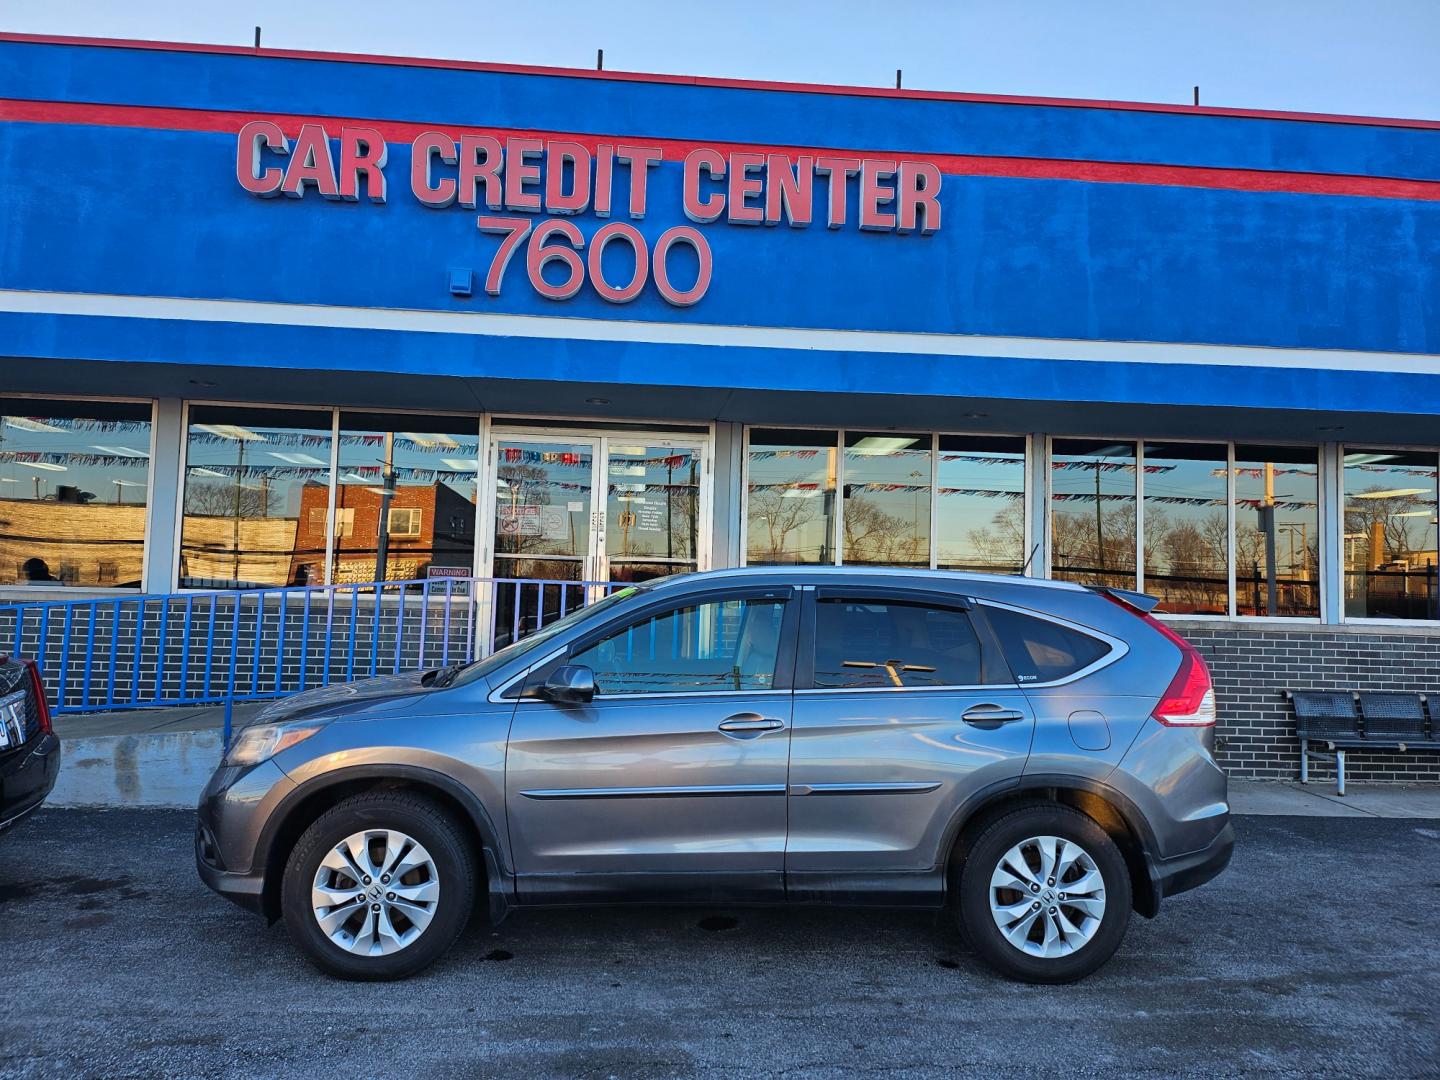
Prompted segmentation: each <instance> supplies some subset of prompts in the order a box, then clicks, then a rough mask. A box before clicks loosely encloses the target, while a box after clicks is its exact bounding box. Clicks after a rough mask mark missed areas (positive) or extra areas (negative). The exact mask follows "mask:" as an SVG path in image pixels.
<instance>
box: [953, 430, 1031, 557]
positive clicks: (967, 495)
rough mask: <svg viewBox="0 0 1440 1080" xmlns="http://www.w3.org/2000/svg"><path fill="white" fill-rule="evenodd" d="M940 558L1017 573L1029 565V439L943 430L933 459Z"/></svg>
mask: <svg viewBox="0 0 1440 1080" xmlns="http://www.w3.org/2000/svg"><path fill="white" fill-rule="evenodd" d="M935 470H936V485H937V486H936V489H935V539H936V544H937V547H938V551H937V552H936V564H937V565H938V566H939V567H941V568H942V569H945V570H970V571H975V572H981V573H991V574H1018V573H1020V572H1021V571H1022V570H1023V569H1024V567H1025V556H1026V551H1025V440H1024V439H1021V438H1007V437H1004V436H992V435H986V436H970V435H941V436H940V441H939V460H938V461H937V462H936V465H935Z"/></svg>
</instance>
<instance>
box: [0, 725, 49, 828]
mask: <svg viewBox="0 0 1440 1080" xmlns="http://www.w3.org/2000/svg"><path fill="white" fill-rule="evenodd" d="M59 775H60V740H59V738H58V737H57V736H56V735H55V733H54V732H46V733H45V734H44V735H41V736H40V737H39V738H38V739H34V740H33V741H32V742H31V743H30V744H28V745H26V746H23V747H20V748H19V749H17V750H15V751H14V752H12V753H11V754H9V755H8V756H7V757H6V759H5V761H4V762H3V763H0V829H5V828H7V827H8V826H10V825H13V824H15V823H16V822H18V821H19V820H20V819H21V818H22V817H24V816H25V815H26V814H28V813H30V811H32V810H34V809H35V808H37V807H38V806H39V805H40V804H41V803H43V802H44V801H45V798H46V796H48V795H49V794H50V791H51V789H52V788H54V787H55V778H56V777H57V776H59Z"/></svg>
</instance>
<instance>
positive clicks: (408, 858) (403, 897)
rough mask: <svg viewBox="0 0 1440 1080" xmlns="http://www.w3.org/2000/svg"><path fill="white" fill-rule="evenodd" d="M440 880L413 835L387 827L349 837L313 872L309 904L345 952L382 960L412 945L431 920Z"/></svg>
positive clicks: (426, 852) (334, 940) (433, 865)
mask: <svg viewBox="0 0 1440 1080" xmlns="http://www.w3.org/2000/svg"><path fill="white" fill-rule="evenodd" d="M439 899H440V876H439V873H438V871H437V870H436V868H435V860H434V859H432V858H431V857H430V853H429V852H428V851H426V850H425V848H424V847H422V846H421V845H420V843H419V842H417V841H416V840H415V839H414V838H413V837H410V836H406V835H405V834H404V833H402V832H396V831H395V830H393V829H367V830H365V831H364V832H357V833H351V834H350V835H349V836H347V837H346V838H345V839H344V840H341V841H340V842H339V843H338V844H336V845H335V846H334V847H333V848H331V849H330V850H329V851H328V852H327V853H326V854H325V857H324V858H323V859H321V860H320V865H319V867H318V868H317V869H316V871H315V881H314V883H313V885H312V886H311V890H310V906H311V910H312V911H313V912H314V915H315V921H316V922H317V923H319V924H320V929H321V931H322V932H323V933H324V934H325V936H326V937H328V938H329V939H330V940H331V941H332V942H334V943H335V944H336V945H338V946H339V947H340V948H342V949H344V950H345V951H346V952H351V953H355V954H356V955H359V956H385V955H388V954H390V953H394V952H399V951H400V950H401V949H403V948H405V947H406V946H407V945H411V944H413V943H414V942H415V940H416V939H417V938H419V937H420V935H421V934H423V933H424V932H425V928H426V927H427V926H429V925H430V920H431V919H432V918H434V916H435V906H436V904H437V903H438V902H439Z"/></svg>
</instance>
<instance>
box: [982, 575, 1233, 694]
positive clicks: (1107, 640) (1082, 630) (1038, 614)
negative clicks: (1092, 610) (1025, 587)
mask: <svg viewBox="0 0 1440 1080" xmlns="http://www.w3.org/2000/svg"><path fill="white" fill-rule="evenodd" d="M976 605H977V607H979V608H982V609H983V608H987V607H993V608H1000V609H1001V610H1004V611H1013V612H1014V613H1015V614H1017V615H1024V616H1027V617H1028V618H1031V619H1039V620H1040V621H1041V622H1048V623H1054V624H1055V625H1056V626H1059V627H1062V628H1064V629H1066V630H1071V631H1074V632H1075V633H1077V634H1083V635H1085V636H1086V637H1090V638H1094V639H1095V640H1096V641H1100V642H1103V643H1104V644H1106V645H1108V646H1109V647H1110V648H1109V651H1108V652H1106V653H1105V655H1104V656H1101V657H1098V658H1097V659H1095V660H1093V661H1091V662H1090V663H1089V664H1087V665H1085V666H1084V667H1083V668H1079V669H1077V670H1075V671H1072V672H1071V673H1070V674H1069V675H1064V676H1062V677H1060V678H1058V679H1049V680H1047V681H1045V682H1039V681H1036V682H1027V683H1022V682H1020V681H1019V680H1018V679H1017V680H1016V682H1015V685H1016V686H1018V687H1020V688H1021V689H1022V690H1044V689H1048V688H1050V687H1054V686H1065V685H1067V684H1069V683H1072V682H1077V681H1079V680H1080V679H1084V678H1088V677H1089V676H1091V675H1093V674H1095V672H1097V671H1100V670H1102V669H1104V668H1107V667H1109V666H1110V665H1111V664H1115V663H1118V662H1119V661H1120V660H1122V659H1124V657H1125V656H1126V655H1127V654H1128V653H1129V652H1130V643H1129V642H1128V641H1126V640H1125V639H1124V638H1118V637H1115V636H1114V635H1113V634H1107V633H1105V632H1104V631H1103V630H1097V629H1095V628H1094V627H1093V626H1085V625H1083V624H1081V623H1077V622H1074V621H1072V620H1070V619H1062V618H1060V617H1059V616H1058V615H1052V614H1050V613H1049V612H1048V611H1037V610H1036V609H1035V608H1027V607H1021V606H1020V605H1019V604H1007V603H1005V602H1004V601H1002V600H988V599H985V598H984V597H980V598H978V599H977V600H976ZM981 617H982V618H984V621H985V629H986V631H987V632H988V633H989V634H990V637H991V639H992V640H993V641H994V642H995V647H996V648H997V649H998V650H999V651H1000V657H1001V661H1002V662H1003V663H1004V664H1005V665H1006V667H1007V668H1008V667H1009V664H1010V660H1009V658H1008V657H1007V656H1006V655H1005V649H1004V647H1003V646H1002V645H1001V644H1000V635H999V634H998V633H997V632H996V630H995V628H994V627H993V626H991V625H990V620H989V619H988V618H985V617H984V613H983V611H982V613H981ZM1210 617H1213V616H1210ZM1010 674H1011V677H1012V678H1014V674H1015V673H1014V672H1013V671H1011V673H1010Z"/></svg>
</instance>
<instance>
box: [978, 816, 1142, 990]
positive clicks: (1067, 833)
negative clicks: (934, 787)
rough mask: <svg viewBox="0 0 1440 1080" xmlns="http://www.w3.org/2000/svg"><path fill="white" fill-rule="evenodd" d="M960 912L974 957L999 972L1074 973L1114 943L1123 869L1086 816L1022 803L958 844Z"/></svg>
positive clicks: (1126, 914) (1123, 916) (1124, 896)
mask: <svg viewBox="0 0 1440 1080" xmlns="http://www.w3.org/2000/svg"><path fill="white" fill-rule="evenodd" d="M959 916H960V920H961V924H962V928H963V930H964V932H965V934H966V936H967V937H968V938H969V939H970V942H971V944H972V945H974V947H975V950H976V952H978V953H979V954H980V957H981V959H983V960H984V961H985V962H986V963H988V964H989V965H990V966H991V967H993V968H995V969H996V970H998V971H1000V972H1001V973H1002V974H1005V975H1009V976H1010V977H1011V978H1015V979H1021V980H1024V981H1025V982H1035V983H1066V982H1074V981H1075V980H1076V979H1083V978H1084V977H1085V976H1086V975H1089V974H1090V973H1091V972H1092V971H1094V970H1095V969H1096V968H1098V967H1100V966H1101V965H1102V964H1104V963H1105V961H1107V960H1109V959H1110V957H1111V956H1112V955H1113V954H1114V952H1115V950H1116V949H1117V948H1119V946H1120V941H1121V939H1122V938H1123V937H1124V936H1125V928H1126V926H1127V925H1128V923H1129V921H1130V872H1129V870H1128V869H1127V868H1126V866H1125V858H1124V856H1123V855H1122V854H1121V853H1120V850H1119V848H1117V847H1116V846H1115V842H1114V841H1113V840H1111V839H1110V837H1109V836H1108V835H1107V834H1106V832H1105V830H1104V829H1102V828H1101V827H1100V826H1099V825H1098V824H1096V823H1095V821H1094V820H1093V819H1092V818H1089V817H1087V816H1086V815H1084V814H1082V813H1080V812H1079V811H1078V810H1074V809H1071V808H1070V807H1068V806H1060V805H1056V804H1039V805H1034V806H1026V807H1022V808H1020V809H1017V810H1014V811H1012V812H1010V813H1008V814H1006V815H1004V816H1003V817H1001V818H999V819H998V820H997V821H995V822H994V823H992V824H991V825H990V826H989V827H988V828H986V829H985V830H984V831H983V832H982V833H981V834H980V835H979V837H978V838H976V840H975V842H974V844H973V845H972V846H971V847H970V850H969V851H968V852H967V853H966V855H965V864H964V869H963V870H962V871H961V874H960V895H959Z"/></svg>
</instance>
